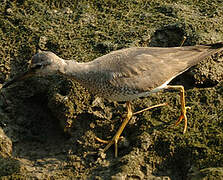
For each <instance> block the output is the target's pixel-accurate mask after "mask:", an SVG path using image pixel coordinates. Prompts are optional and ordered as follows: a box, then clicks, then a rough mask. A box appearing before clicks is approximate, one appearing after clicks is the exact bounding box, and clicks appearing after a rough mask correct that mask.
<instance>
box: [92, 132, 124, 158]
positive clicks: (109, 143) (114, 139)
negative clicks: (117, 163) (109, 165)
mask: <svg viewBox="0 0 223 180" xmlns="http://www.w3.org/2000/svg"><path fill="white" fill-rule="evenodd" d="M120 139H122V137H120V135H118V134H116V135H115V136H114V137H113V138H112V139H111V140H103V139H100V138H98V137H96V140H97V141H99V142H101V143H104V144H107V146H106V147H105V148H104V149H103V151H104V152H105V151H107V150H108V149H109V148H110V147H111V146H112V145H113V144H115V157H118V141H119V140H120Z"/></svg>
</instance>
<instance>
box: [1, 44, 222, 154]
mask: <svg viewBox="0 0 223 180" xmlns="http://www.w3.org/2000/svg"><path fill="white" fill-rule="evenodd" d="M221 50H223V43H222V42H220V43H215V44H208V45H195V46H182V47H130V48H124V49H119V50H116V51H112V52H110V53H108V54H106V55H103V56H101V57H98V58H96V59H95V60H93V61H90V62H84V63H83V62H82V63H81V62H77V61H75V60H64V59H62V58H60V57H59V56H57V55H56V54H54V53H53V52H50V51H41V52H39V53H37V54H35V55H34V56H33V57H32V59H31V63H30V65H29V68H28V70H27V71H26V72H24V73H23V74H21V75H18V76H16V77H15V78H14V79H12V80H10V81H8V82H6V83H5V84H3V87H2V88H6V87H8V86H10V85H11V84H13V83H15V82H18V81H22V80H24V79H27V78H28V77H30V76H33V75H37V76H46V75H55V74H61V75H63V76H66V77H68V78H70V79H72V80H75V81H77V82H79V83H80V84H81V85H82V86H83V87H85V88H86V89H87V90H88V91H89V92H90V93H92V94H93V95H97V96H99V97H102V98H105V99H109V100H112V101H124V102H126V109H127V115H126V117H125V119H124V120H123V122H122V124H121V126H120V127H119V129H118V131H117V132H116V134H115V135H114V136H113V138H112V139H111V140H109V141H105V140H102V139H100V138H96V139H97V140H98V141H100V142H103V143H107V145H106V147H105V148H104V151H106V150H108V149H109V148H110V147H111V146H112V145H113V144H114V145H115V157H117V156H118V141H119V139H120V136H121V134H122V132H123V130H124V128H125V126H126V125H127V124H128V122H129V120H130V119H131V117H132V116H133V115H134V114H137V113H140V112H143V111H144V110H142V111H140V112H135V113H134V112H133V110H132V106H131V102H132V100H134V99H137V98H139V97H148V96H149V95H150V94H151V93H156V92H158V91H161V90H165V89H175V90H179V91H180V103H181V114H180V116H179V118H178V120H177V121H176V123H175V125H178V124H179V123H180V122H181V121H182V120H183V119H184V130H183V133H186V130H187V116H186V112H187V109H189V107H187V106H186V103H185V90H184V87H183V86H182V85H169V83H170V81H171V80H172V79H174V78H175V77H176V76H178V75H180V74H182V73H183V72H185V71H186V70H188V69H189V68H190V67H192V66H194V65H196V64H197V63H198V62H199V61H201V60H203V59H205V58H206V57H209V56H211V55H213V54H214V53H217V52H219V51H221ZM162 105H164V104H161V105H157V106H162ZM157 106H154V107H157ZM150 108H152V107H149V108H147V109H145V110H148V109H150Z"/></svg>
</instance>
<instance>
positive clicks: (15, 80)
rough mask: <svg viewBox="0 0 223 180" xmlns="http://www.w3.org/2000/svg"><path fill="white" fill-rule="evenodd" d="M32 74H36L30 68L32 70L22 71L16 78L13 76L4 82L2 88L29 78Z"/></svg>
mask: <svg viewBox="0 0 223 180" xmlns="http://www.w3.org/2000/svg"><path fill="white" fill-rule="evenodd" d="M32 75H34V73H33V71H32V70H31V69H30V70H28V71H26V72H25V73H22V74H20V75H18V76H16V77H15V78H13V79H12V80H10V81H8V82H6V83H4V84H3V86H2V88H6V87H8V86H10V85H11V84H13V83H15V82H19V81H22V80H24V79H27V78H29V77H30V76H32Z"/></svg>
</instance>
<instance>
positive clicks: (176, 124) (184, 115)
mask: <svg viewBox="0 0 223 180" xmlns="http://www.w3.org/2000/svg"><path fill="white" fill-rule="evenodd" d="M187 109H191V107H189V106H187V107H185V108H184V109H183V111H182V112H181V115H180V117H179V118H178V120H177V121H176V123H175V126H178V125H179V124H180V122H181V121H182V120H183V119H184V130H183V134H185V133H186V131H187V116H186V112H187Z"/></svg>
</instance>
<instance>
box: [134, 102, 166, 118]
mask: <svg viewBox="0 0 223 180" xmlns="http://www.w3.org/2000/svg"><path fill="white" fill-rule="evenodd" d="M167 105H168V103H163V104H157V105H154V106H150V107H147V108H145V109H142V110H140V111H136V112H134V113H133V115H136V114H140V113H142V112H145V111H148V110H150V109H153V108H156V107H161V106H167Z"/></svg>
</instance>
